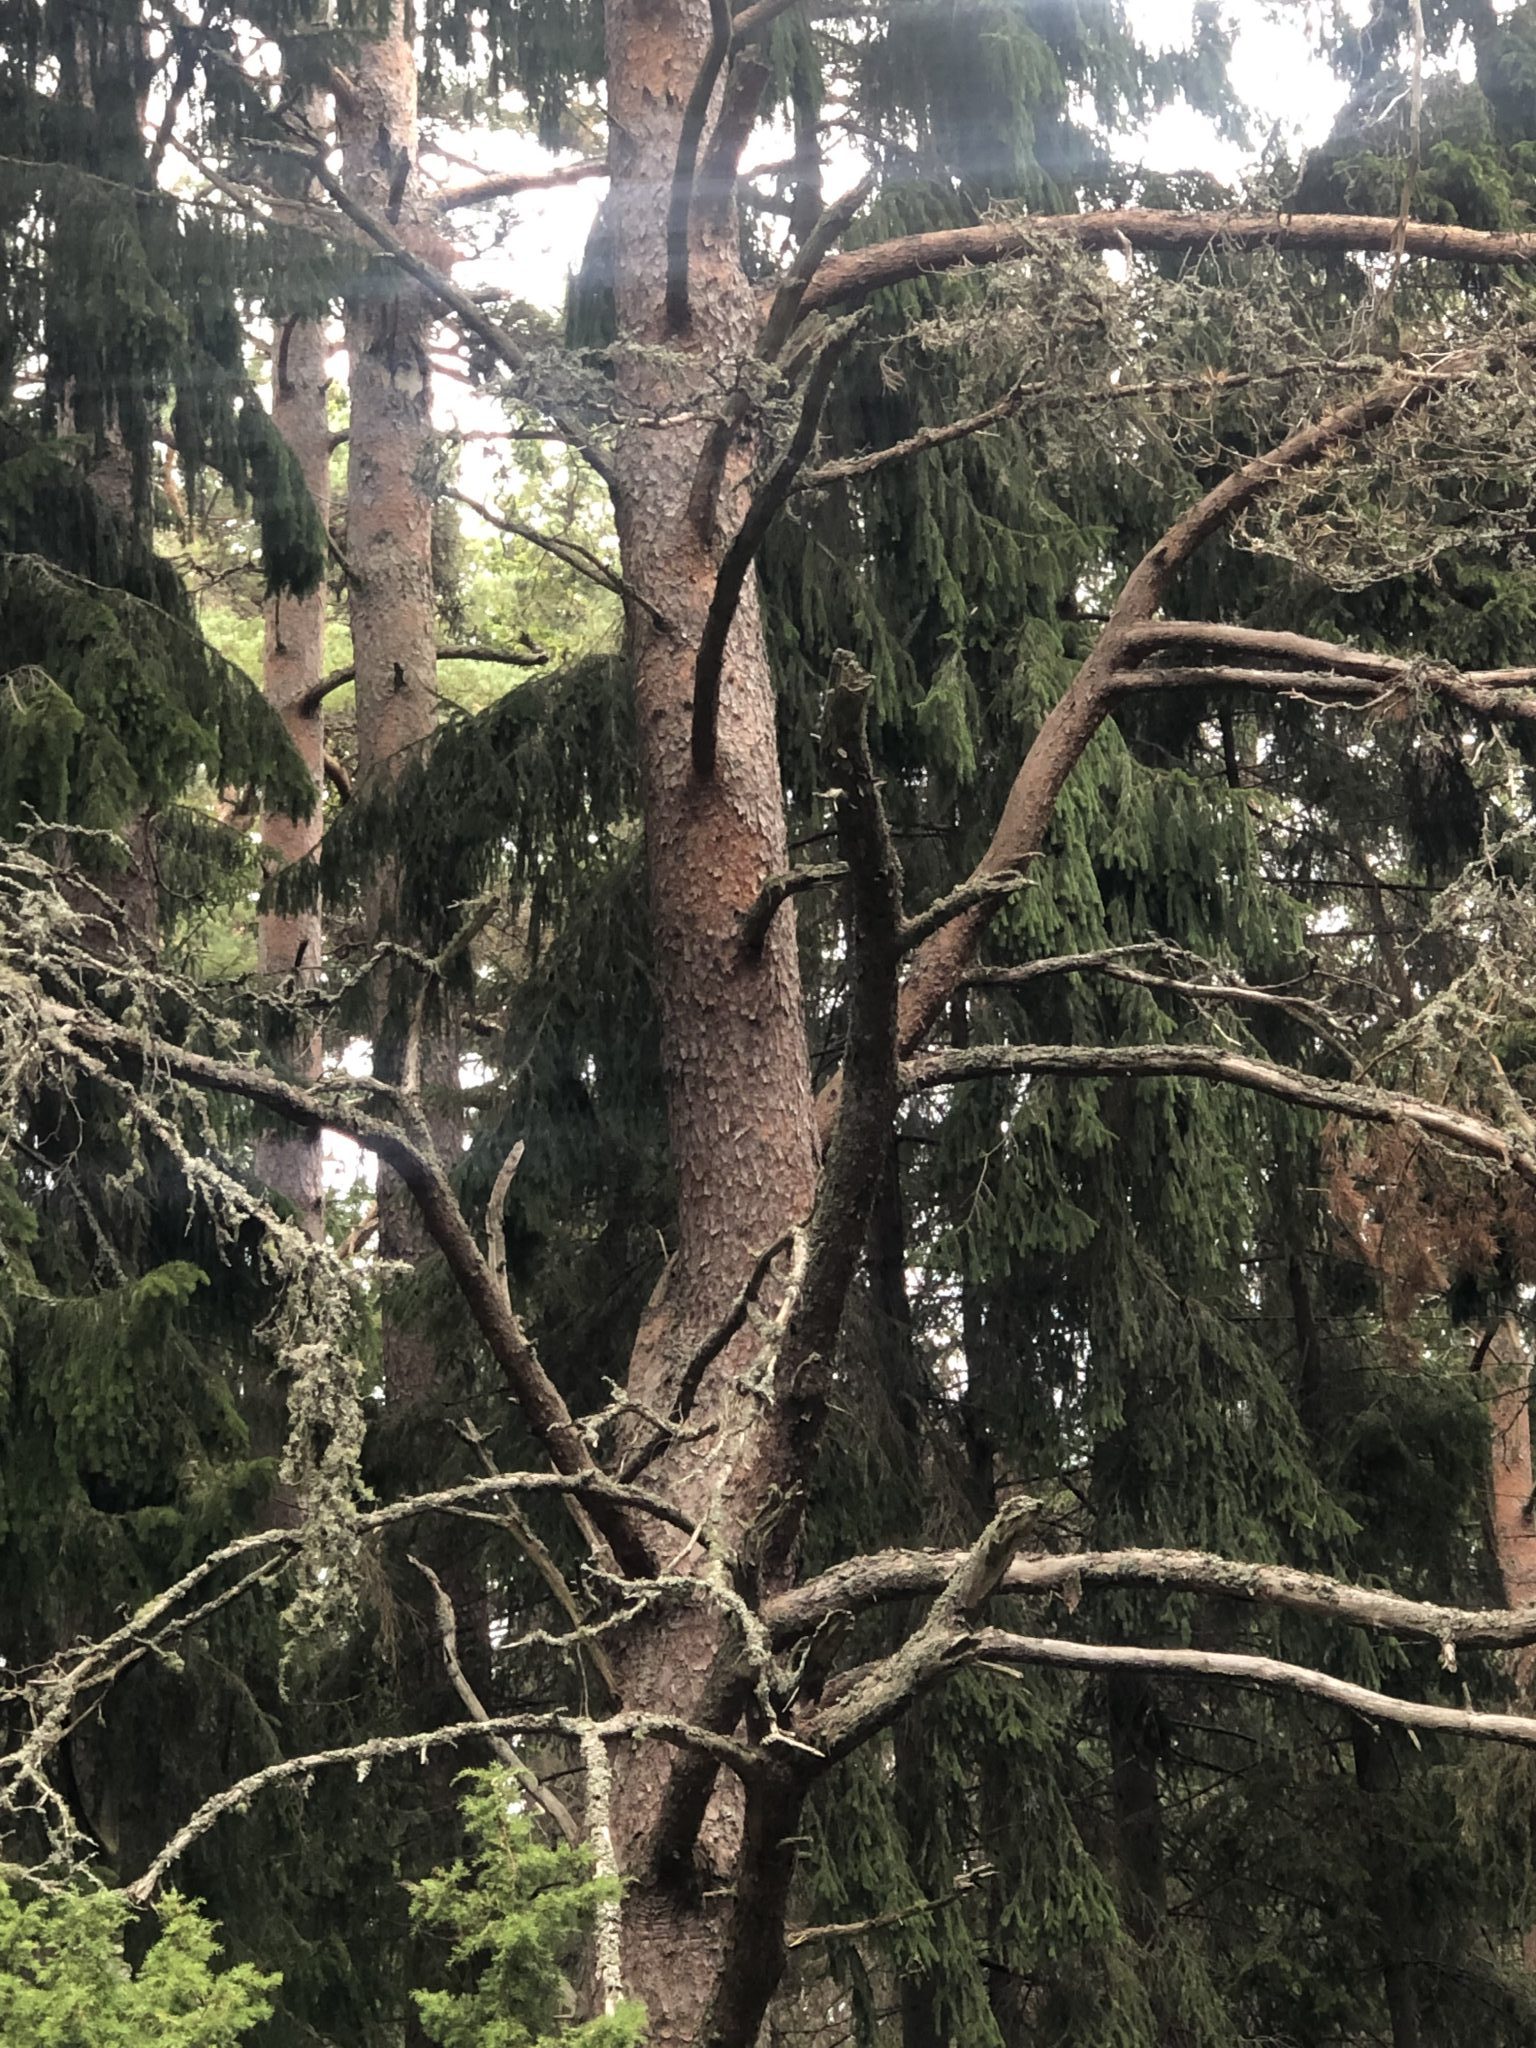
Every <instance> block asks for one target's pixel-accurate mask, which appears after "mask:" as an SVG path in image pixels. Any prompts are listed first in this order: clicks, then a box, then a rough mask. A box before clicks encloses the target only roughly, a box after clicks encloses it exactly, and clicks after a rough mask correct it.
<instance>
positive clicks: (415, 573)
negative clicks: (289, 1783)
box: [337, 0, 457, 1409]
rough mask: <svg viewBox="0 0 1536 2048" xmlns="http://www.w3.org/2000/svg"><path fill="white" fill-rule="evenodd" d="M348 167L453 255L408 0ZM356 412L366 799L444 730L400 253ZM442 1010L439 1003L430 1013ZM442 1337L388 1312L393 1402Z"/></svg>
mask: <svg viewBox="0 0 1536 2048" xmlns="http://www.w3.org/2000/svg"><path fill="white" fill-rule="evenodd" d="M337 125H338V127H339V129H340V134H341V142H342V162H343V175H344V177H345V179H346V182H347V185H348V188H349V189H350V190H351V192H352V193H353V194H354V195H355V197H356V198H357V199H358V200H359V201H360V202H361V203H362V204H363V205H364V206H366V207H367V208H368V209H369V210H370V212H372V213H374V214H376V215H378V216H379V217H380V218H382V219H387V220H388V221H390V222H391V224H392V225H393V226H394V227H395V229H396V231H397V232H398V233H399V235H400V236H401V238H402V240H404V241H406V242H407V243H408V244H410V245H412V246H414V247H417V248H419V249H421V251H422V252H423V253H424V254H427V255H429V256H430V257H431V260H433V261H434V262H441V261H442V260H443V244H442V238H441V236H440V235H439V234H438V233H437V230H436V227H435V224H434V218H433V208H432V205H431V201H430V199H429V197H428V195H427V194H425V193H424V192H423V190H422V186H421V179H420V173H419V170H418V168H417V163H416V150H417V124H416V61H415V54H414V51H413V48H412V45H411V41H410V38H409V36H408V34H407V32H406V24H405V14H404V8H403V4H402V0H395V4H394V5H393V7H392V9H391V13H390V18H389V21H388V24H387V27H385V28H384V29H383V30H382V32H381V33H379V34H378V35H376V36H374V37H371V38H368V39H366V40H363V41H361V42H360V43H359V45H358V51H357V59H356V63H355V66H354V68H353V72H352V75H351V77H350V79H349V80H348V89H347V90H346V91H344V92H342V93H339V94H338V98H337ZM345 323H346V347H347V356H348V382H349V400H350V416H349V422H348V441H347V562H348V567H349V570H350V579H351V580H350V582H349V585H348V610H349V615H350V620H351V628H352V653H353V660H354V662H355V664H356V690H357V790H358V794H359V796H362V795H365V794H367V793H369V792H370V791H377V790H378V789H379V788H380V787H381V786H386V785H390V784H393V783H396V782H398V780H399V779H400V777H401V776H402V775H403V774H404V773H405V771H406V770H407V769H408V768H409V767H410V766H411V765H412V764H413V763H415V762H416V761H419V760H420V758H421V756H422V755H423V754H424V753H425V751H426V749H427V748H428V747H429V746H430V745H431V743H432V738H433V735H434V733H435V732H436V729H437V625H436V599H435V593H434V590H433V582H432V503H433V493H432V475H433V468H434V463H435V458H436V439H435V436H434V434H433V430H432V384H431V367H430V361H429V358H428V354H427V348H428V343H429V341H430V339H431V334H432V325H433V316H432V309H431V306H430V304H429V302H428V300H427V297H426V295H425V293H424V292H423V291H422V290H421V288H420V287H419V286H418V285H416V284H415V283H413V282H412V280H411V279H409V278H408V277H406V276H405V275H404V274H403V273H402V272H401V271H400V270H399V269H398V268H397V267H396V266H395V265H394V264H393V263H391V262H389V261H388V260H387V259H376V260H374V261H373V262H371V263H370V264H369V265H368V267H367V268H366V269H365V270H364V271H363V272H362V274H361V275H360V276H359V277H358V278H357V279H356V281H355V282H354V284H353V287H352V289H351V291H350V292H349V293H348V295H347V300H346V306H345ZM369 921H370V924H371V925H372V935H373V936H374V937H375V938H401V939H404V940H407V941H410V940H412V939H414V937H415V936H416V935H415V933H414V932H412V931H410V930H407V929H405V919H404V917H403V914H402V907H401V903H400V897H399V887H398V879H397V877H396V875H395V874H394V873H393V872H392V871H389V870H386V871H385V872H384V873H382V874H381V875H380V877H379V879H378V882H377V884H376V887H375V890H374V897H373V902H372V905H371V916H370V920H369ZM415 992H416V988H415V977H414V975H413V974H412V973H411V972H410V971H405V972H400V973H391V972H387V971H386V972H381V974H380V976H379V985H378V991H377V1023H376V1027H375V1053H374V1066H375V1071H376V1072H377V1073H378V1074H379V1075H380V1078H381V1079H384V1080H389V1081H393V1082H398V1081H399V1080H400V1078H401V1074H402V1062H403V1059H404V1050H405V1039H406V1035H407V1031H408V1029H409V1024H410V1013H411V1009H412V1003H413V998H414V995H415ZM438 1021H440V1020H438V1019H437V1018H436V1016H435V1013H434V1018H433V1019H432V1020H431V1022H433V1023H435V1022H438ZM421 1051H422V1079H423V1083H424V1085H425V1087H426V1088H427V1089H428V1091H429V1094H430V1095H431V1096H432V1098H433V1102H434V1108H435V1110H436V1112H437V1115H436V1116H435V1118H434V1122H435V1124H436V1125H437V1131H436V1135H437V1137H438V1141H439V1144H440V1145H441V1146H443V1148H444V1149H445V1152H446V1156H447V1158H448V1159H449V1161H450V1162H451V1159H452V1157H453V1155H454V1153H455V1151H456V1150H457V1145H456V1129H455V1126H456V1119H455V1118H454V1115H453V1111H452V1107H451V1103H452V1096H453V1093H454V1082H455V1078H456V1073H455V1062H454V1059H453V1053H452V1047H451V1044H450V1043H448V1042H447V1036H446V1032H445V1031H444V1030H441V1029H436V1028H430V1023H429V1029H428V1031H427V1032H426V1034H425V1036H424V1042H423V1045H422V1048H421ZM379 1251H380V1254H381V1256H382V1257H384V1258H385V1259H390V1260H398V1261H403V1262H405V1263H407V1264H410V1265H413V1266H414V1265H415V1264H417V1263H419V1262H420V1260H421V1259H422V1258H424V1257H425V1256H426V1252H427V1241H426V1237H425V1233H424V1231H423V1229H422V1226H421V1223H420V1220H419V1217H418V1215H417V1212H416V1209H415V1206H414V1204H413V1203H412V1202H411V1200H410V1198H409V1197H408V1196H407V1195H406V1193H405V1191H404V1189H403V1188H402V1187H401V1186H400V1185H399V1183H398V1182H397V1181H396V1180H395V1179H394V1178H393V1176H392V1175H390V1174H388V1173H387V1172H381V1174H380V1179H379ZM437 1380H438V1364H437V1357H436V1351H435V1347H434V1346H433V1345H431V1344H430V1343H429V1342H427V1341H425V1340H424V1339H423V1337H422V1336H421V1334H420V1333H419V1332H416V1331H412V1330H409V1329H407V1328H405V1327H402V1325H401V1323H400V1321H399V1319H398V1318H387V1319H386V1327H385V1336H384V1381H385V1393H386V1400H387V1402H388V1403H389V1404H390V1405H391V1406H394V1407H395V1408H397V1409H408V1408H414V1407H418V1406H420V1405H421V1404H422V1403H424V1402H426V1401H427V1400H429V1399H430V1397H431V1395H432V1393H433V1390H434V1388H435V1386H436V1384H437Z"/></svg>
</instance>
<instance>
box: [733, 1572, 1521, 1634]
mask: <svg viewBox="0 0 1536 2048" xmlns="http://www.w3.org/2000/svg"><path fill="white" fill-rule="evenodd" d="M967 1555H968V1553H967V1552H965V1551H962V1550H888V1551H884V1552H882V1553H880V1554H879V1555H878V1556H874V1557H855V1558H850V1559H849V1560H848V1561H847V1562H846V1563H845V1564H837V1565H833V1566H832V1567H831V1568H830V1570H828V1571H824V1572H822V1573H820V1574H819V1575H818V1576H817V1577H816V1578H814V1579H809V1580H807V1581H806V1583H805V1584H804V1585H803V1586H796V1587H794V1588H793V1590H792V1591H790V1592H787V1593H781V1594H779V1595H778V1597H777V1598H775V1599H772V1600H769V1601H768V1602H767V1604H766V1605H765V1607H764V1609H763V1620H764V1623H765V1624H766V1626H767V1628H768V1631H769V1633H770V1635H771V1637H772V1640H773V1643H774V1647H775V1648H776V1649H784V1648H787V1647H788V1646H789V1645H790V1644H791V1643H793V1642H796V1641H799V1640H800V1639H801V1638H803V1637H805V1636H808V1635H810V1634H812V1633H813V1632H814V1631H815V1630H816V1629H817V1628H819V1627H821V1626H822V1624H823V1623H824V1622H825V1621H826V1620H827V1619H828V1617H829V1616H832V1615H835V1614H848V1615H856V1614H862V1613H865V1612H867V1611H868V1610H869V1609H870V1608H872V1607H877V1606H883V1605H884V1604H885V1603H886V1602H888V1601H894V1600H913V1599H921V1598H922V1597H923V1596H924V1595H926V1594H936V1593H938V1592H940V1591H941V1590H942V1589H943V1587H944V1586H945V1585H946V1584H948V1583H949V1581H950V1580H951V1579H952V1578H953V1577H954V1574H955V1573H956V1572H957V1571H958V1570H959V1568H960V1566H961V1564H962V1563H963V1562H964V1560H965V1558H966V1557H967ZM1108 1586H1144V1587H1156V1588H1157V1589H1158V1590H1160V1591H1163V1592H1171V1593H1193V1594H1198V1595H1200V1596H1202V1597H1203V1598H1207V1599H1218V1600H1245V1601H1249V1602H1251V1603H1253V1604H1254V1605H1256V1606H1262V1607H1279V1608H1283V1609H1285V1610H1286V1611H1287V1612H1289V1613H1293V1614H1312V1615H1317V1616H1319V1617H1320V1618H1322V1619H1324V1620H1330V1621H1340V1622H1345V1623H1347V1624H1348V1625H1349V1626H1351V1627H1353V1628H1368V1629H1376V1630H1380V1631H1384V1632H1387V1633H1390V1634H1392V1635H1406V1636H1417V1637H1420V1638H1422V1639H1423V1640H1425V1641H1428V1642H1434V1643H1439V1644H1442V1645H1444V1644H1446V1643H1450V1644H1459V1645H1463V1646H1465V1647H1467V1648H1474V1647H1475V1648H1481V1649H1518V1648H1521V1647H1523V1646H1524V1645H1525V1644H1527V1643H1536V1606H1532V1607H1512V1608H1504V1607H1443V1606H1440V1605H1438V1604H1436V1603H1435V1602H1433V1601H1427V1600H1407V1599H1404V1598H1403V1597H1402V1596H1401V1595H1400V1594H1397V1593H1390V1592H1385V1591H1382V1590H1380V1589H1378V1588H1377V1587H1374V1586H1352V1585H1350V1584H1349V1583H1348V1582H1347V1581H1346V1580H1343V1579H1333V1578H1329V1577H1328V1576H1327V1575H1326V1574H1324V1573H1321V1572H1304V1571H1297V1570H1295V1569H1293V1568H1292V1567H1291V1566H1290V1565H1282V1564H1242V1563H1238V1562H1234V1561H1233V1560H1232V1559H1231V1558H1225V1557H1215V1556H1212V1555H1211V1554H1210V1553H1209V1552H1207V1551H1202V1550H1088V1551H1077V1552H1068V1553H1067V1554H1066V1555H1064V1556H1055V1555H1052V1556H1033V1557H1016V1558H1014V1559H1013V1561H1012V1562H1011V1563H1010V1564H1009V1566H1008V1569H1007V1570H1006V1571H1005V1572H1004V1573H1003V1576H1002V1577H1001V1578H1000V1579H999V1580H998V1582H997V1585H996V1587H995V1589H994V1590H995V1591H996V1592H997V1593H999V1594H1014V1595H1022V1596H1024V1597H1026V1598H1040V1599H1044V1598H1047V1597H1048V1596H1050V1595H1051V1594H1061V1595H1064V1596H1066V1597H1067V1598H1068V1599H1069V1600H1070V1601H1071V1602H1072V1604H1073V1605H1075V1604H1076V1601H1077V1596H1078V1595H1079V1593H1081V1592H1083V1591H1085V1590H1087V1589H1088V1588H1090V1587H1108Z"/></svg>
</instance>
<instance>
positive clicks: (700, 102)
mask: <svg viewBox="0 0 1536 2048" xmlns="http://www.w3.org/2000/svg"><path fill="white" fill-rule="evenodd" d="M709 23H710V35H709V48H708V49H707V50H706V51H705V53H704V61H703V63H702V64H701V65H700V66H699V75H698V77H697V78H695V80H694V81H693V90H692V92H691V93H689V95H688V104H687V106H686V107H685V108H684V109H683V125H682V128H681V130H680V132H679V134H678V138H677V164H676V167H675V169H674V170H673V173H672V193H671V197H670V198H669V200H668V202H667V289H666V308H667V325H668V327H669V328H670V329H671V331H672V332H673V333H674V334H681V333H682V331H683V329H684V328H685V327H686V326H687V325H688V217H689V215H690V213H691V212H692V210H693V173H694V167H695V166H696V164H697V163H698V160H699V144H700V142H701V141H702V140H703V137H704V123H705V122H706V121H707V120H708V119H709V103H710V101H711V100H712V99H713V98H714V96H715V87H716V85H717V84H718V83H719V80H720V73H721V70H722V69H723V67H724V64H725V60H726V58H727V57H728V56H729V55H730V49H731V0H709Z"/></svg>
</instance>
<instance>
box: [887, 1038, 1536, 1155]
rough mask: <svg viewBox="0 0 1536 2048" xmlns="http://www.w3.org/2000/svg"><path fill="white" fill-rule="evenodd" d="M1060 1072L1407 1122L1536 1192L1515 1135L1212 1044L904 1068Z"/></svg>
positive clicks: (943, 1083)
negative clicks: (1214, 1090)
mask: <svg viewBox="0 0 1536 2048" xmlns="http://www.w3.org/2000/svg"><path fill="white" fill-rule="evenodd" d="M1009 1074H1012V1075H1019V1076H1024V1075H1035V1074H1061V1075H1065V1076H1068V1077H1070V1078H1073V1079H1082V1080H1115V1079H1125V1080H1133V1081H1150V1080H1167V1079H1173V1078H1185V1077H1187V1078H1189V1079H1193V1080H1202V1081H1225V1082H1228V1083H1230V1084H1231V1085H1233V1086H1235V1087H1238V1088H1250V1089H1252V1090H1254V1091H1255V1093H1257V1094H1260V1095H1273V1096H1275V1097H1277V1098H1278V1099H1279V1100H1281V1101H1283V1102H1293V1103H1295V1104H1296V1105H1297V1106H1298V1107H1299V1108H1303V1109H1316V1110H1321V1111H1322V1112H1323V1114H1324V1115H1326V1116H1339V1117H1350V1118H1353V1119H1355V1120H1356V1121H1358V1122H1362V1123H1373V1124H1410V1125H1412V1126H1413V1127H1414V1128H1415V1129H1417V1130H1421V1131H1423V1132H1424V1133H1425V1134H1426V1135H1427V1136H1429V1137H1432V1138H1439V1139H1441V1140H1442V1141H1443V1142H1444V1143H1446V1144H1448V1145H1451V1146H1453V1147H1454V1148H1455V1149H1456V1150H1458V1151H1461V1152H1470V1153H1472V1154H1474V1155H1475V1156H1476V1157H1478V1158H1482V1159H1492V1160H1494V1161H1495V1162H1496V1163H1497V1164H1498V1165H1499V1166H1500V1167H1502V1168H1504V1169H1505V1170H1506V1171H1511V1172H1514V1173H1516V1174H1518V1175H1519V1176H1520V1178H1521V1179H1522V1180H1523V1181H1526V1182H1528V1183H1529V1184H1530V1185H1531V1186H1532V1187H1536V1149H1533V1147H1532V1145H1531V1144H1530V1142H1529V1141H1528V1140H1527V1139H1526V1138H1525V1137H1523V1136H1522V1135H1520V1134H1519V1133H1517V1132H1514V1131H1509V1130H1502V1129H1500V1127H1499V1126H1498V1125H1497V1124H1492V1123H1489V1122H1488V1121H1487V1119H1486V1118H1484V1117H1480V1116H1473V1115H1471V1114H1470V1113H1469V1112H1468V1111H1466V1110H1460V1109H1451V1108H1448V1107H1447V1106H1446V1105H1445V1104H1443V1103H1438V1102H1426V1101H1424V1100H1423V1099H1422V1098H1421V1097H1419V1096H1416V1095H1400V1094H1398V1093H1396V1092H1395V1091H1394V1090H1392V1089H1390V1088H1372V1087H1368V1086H1364V1085H1362V1084H1361V1083H1358V1082H1354V1081H1324V1080H1319V1079H1318V1077H1317V1076H1316V1075H1314V1074H1307V1073H1303V1072H1302V1071H1301V1069H1300V1068H1298V1067H1284V1066H1280V1065H1278V1064H1277V1063H1276V1062H1274V1061H1271V1060H1261V1059H1254V1058H1252V1057H1251V1056H1250V1055H1249V1054H1247V1053H1241V1052H1227V1051H1224V1050H1222V1049H1221V1048H1219V1047H1217V1046H1210V1045H976V1046H967V1047H964V1048H962V1049H960V1050H957V1051H951V1052H936V1053H928V1054H926V1055H924V1057H922V1058H921V1059H916V1060H912V1061H910V1062H909V1063H908V1064H907V1065H906V1066H905V1067H904V1068H903V1069H902V1081H903V1084H904V1085H905V1087H906V1088H907V1089H908V1090H909V1091H913V1090H917V1089H923V1088H945V1087H949V1086H951V1085H952V1084H953V1083H955V1082H958V1081H975V1080H982V1079H986V1078H988V1077H995V1076H998V1075H1009Z"/></svg>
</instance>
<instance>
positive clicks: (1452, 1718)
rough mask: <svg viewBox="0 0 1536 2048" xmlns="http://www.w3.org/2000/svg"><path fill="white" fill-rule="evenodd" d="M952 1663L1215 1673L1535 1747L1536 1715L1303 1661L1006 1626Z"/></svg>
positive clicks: (1366, 1714)
mask: <svg viewBox="0 0 1536 2048" xmlns="http://www.w3.org/2000/svg"><path fill="white" fill-rule="evenodd" d="M959 1661H961V1662H964V1663H968V1664H990V1665H1001V1666H1003V1667H1005V1668H1009V1669H1012V1668H1016V1667H1019V1666H1031V1665H1054V1666H1055V1667H1056V1668H1057V1669H1058V1670H1068V1671H1159V1672H1163V1673H1165V1674H1167V1675H1168V1676H1170V1677H1175V1678H1195V1679H1206V1678H1217V1679H1224V1680H1226V1681H1227V1682H1228V1683H1230V1684H1234V1685H1252V1686H1257V1687H1259V1688H1260V1689H1261V1690H1262V1691H1264V1692H1280V1693H1298V1694H1300V1695H1301V1696H1302V1697H1304V1698H1307V1699H1315V1700H1323V1701H1325V1702H1326V1703H1327V1704H1328V1705H1330V1706H1335V1707H1342V1708H1343V1709H1344V1711H1345V1712H1346V1713H1350V1714H1357V1715H1358V1716H1359V1717H1360V1718H1361V1719H1362V1720H1365V1721H1372V1722H1382V1721H1384V1722H1387V1723H1388V1724H1390V1725H1392V1726H1394V1727H1398V1728H1423V1729H1427V1730H1430V1731H1432V1732H1433V1733H1435V1734H1441V1735H1468V1736H1472V1737H1475V1738H1476V1739H1477V1740H1479V1741H1482V1742H1509V1743H1514V1744H1516V1745H1517V1746H1518V1747H1520V1748H1522V1749H1536V1717H1533V1716H1532V1715H1529V1714H1489V1713H1480V1712H1479V1711H1478V1710H1477V1709H1476V1708H1474V1707H1441V1706H1436V1705H1433V1704H1432V1703H1430V1702H1428V1701H1423V1700H1404V1699H1397V1698H1394V1697H1393V1695H1392V1694H1390V1693H1385V1692H1374V1691H1372V1689H1371V1688H1370V1687H1369V1686H1368V1685H1354V1684H1352V1683H1351V1682H1350V1681H1349V1680H1348V1679H1346V1678H1335V1677H1333V1676H1332V1675H1331V1673H1329V1672H1326V1671H1315V1670H1313V1668H1312V1667H1311V1666H1310V1665H1308V1664H1286V1663H1282V1662H1281V1660H1280V1659H1279V1658H1278V1657H1255V1656H1249V1655H1246V1654H1245V1653H1243V1652H1241V1651H1232V1650H1156V1649H1142V1648H1140V1647H1139V1646H1138V1645H1136V1644H1132V1643H1073V1642H1067V1641H1064V1640H1063V1639H1062V1638H1060V1637H1057V1636H1015V1635H1010V1634H1009V1633H1008V1632H1007V1631H1006V1630H1005V1629H992V1628H988V1629H979V1630H978V1631H977V1632H976V1634H975V1636H974V1638H973V1639H972V1641H971V1642H970V1643H969V1644H968V1645H967V1646H966V1650H965V1653H964V1654H963V1656H962V1657H961V1658H960V1659H959Z"/></svg>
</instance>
